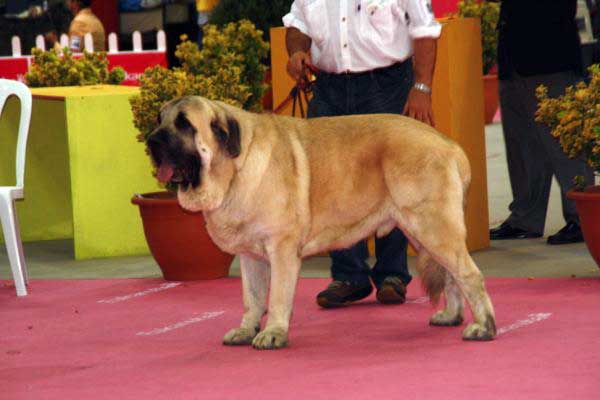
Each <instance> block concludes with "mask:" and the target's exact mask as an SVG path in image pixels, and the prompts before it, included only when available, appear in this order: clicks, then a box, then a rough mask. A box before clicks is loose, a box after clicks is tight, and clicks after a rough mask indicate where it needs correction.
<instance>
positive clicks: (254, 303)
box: [223, 256, 269, 345]
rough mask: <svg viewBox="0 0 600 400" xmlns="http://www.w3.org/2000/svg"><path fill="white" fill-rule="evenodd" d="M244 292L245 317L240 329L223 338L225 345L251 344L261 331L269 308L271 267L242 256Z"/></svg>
mask: <svg viewBox="0 0 600 400" xmlns="http://www.w3.org/2000/svg"><path fill="white" fill-rule="evenodd" d="M240 270H241V275H242V290H243V293H244V316H243V317H242V323H241V324H240V327H239V328H235V329H232V330H230V331H229V332H227V333H226V334H225V337H223V344H226V345H242V344H251V343H252V339H254V337H255V336H256V334H257V333H258V332H259V331H260V320H261V318H262V316H263V315H264V313H265V311H266V307H267V292H268V289H269V265H268V264H267V263H265V262H260V261H257V260H254V259H252V258H250V257H247V256H240Z"/></svg>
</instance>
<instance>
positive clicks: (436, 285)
mask: <svg viewBox="0 0 600 400" xmlns="http://www.w3.org/2000/svg"><path fill="white" fill-rule="evenodd" d="M419 257H423V258H422V260H420V262H417V268H418V270H419V276H420V277H421V283H422V285H423V289H424V290H425V293H427V295H428V296H429V299H430V300H431V303H432V304H434V305H437V304H438V302H439V301H440V296H441V294H442V292H443V291H444V287H445V286H446V274H447V273H448V272H446V270H445V269H444V267H442V266H441V265H440V264H438V263H437V262H435V260H433V258H431V256H429V255H427V254H423V255H421V254H419Z"/></svg>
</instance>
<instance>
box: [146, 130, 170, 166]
mask: <svg viewBox="0 0 600 400" xmlns="http://www.w3.org/2000/svg"><path fill="white" fill-rule="evenodd" d="M169 142H170V138H169V132H167V131H166V130H164V129H158V130H157V131H155V132H153V133H151V134H150V135H149V136H148V138H147V139H146V146H147V147H148V150H150V156H151V157H152V159H153V160H154V163H155V164H156V166H160V164H161V162H162V161H163V159H164V158H165V157H166V153H168V148H169Z"/></svg>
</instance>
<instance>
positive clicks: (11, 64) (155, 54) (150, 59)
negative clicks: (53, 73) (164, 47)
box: [0, 51, 167, 86]
mask: <svg viewBox="0 0 600 400" xmlns="http://www.w3.org/2000/svg"><path fill="white" fill-rule="evenodd" d="M106 58H107V59H108V65H109V69H113V68H114V67H122V68H123V69H124V70H125V74H126V75H125V80H124V81H123V82H122V83H121V84H122V85H129V86H137V85H139V79H140V76H141V75H142V74H143V73H144V70H145V69H146V68H149V67H154V66H157V65H159V66H162V67H165V68H166V67H167V54H166V53H165V52H164V51H141V52H119V53H113V54H107V55H106ZM31 62H32V57H31V56H24V57H0V78H4V79H14V80H18V81H21V82H23V81H24V77H25V74H26V73H27V70H28V69H29V63H31Z"/></svg>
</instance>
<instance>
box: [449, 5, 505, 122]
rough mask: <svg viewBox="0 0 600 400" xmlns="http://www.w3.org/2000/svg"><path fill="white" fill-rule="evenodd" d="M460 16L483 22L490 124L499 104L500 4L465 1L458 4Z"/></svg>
mask: <svg viewBox="0 0 600 400" xmlns="http://www.w3.org/2000/svg"><path fill="white" fill-rule="evenodd" d="M458 16H459V17H463V18H479V19H480V21H481V49H482V53H483V89H484V99H485V123H486V124H489V123H491V122H492V121H493V120H494V116H495V115H496V112H497V111H498V103H499V95H498V74H497V73H496V72H495V67H496V52H497V47H498V31H497V30H496V25H498V19H499V18H500V4H499V3H496V2H489V1H485V0H482V1H477V0H463V1H461V2H459V3H458Z"/></svg>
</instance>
